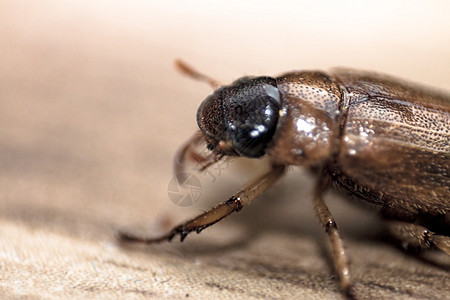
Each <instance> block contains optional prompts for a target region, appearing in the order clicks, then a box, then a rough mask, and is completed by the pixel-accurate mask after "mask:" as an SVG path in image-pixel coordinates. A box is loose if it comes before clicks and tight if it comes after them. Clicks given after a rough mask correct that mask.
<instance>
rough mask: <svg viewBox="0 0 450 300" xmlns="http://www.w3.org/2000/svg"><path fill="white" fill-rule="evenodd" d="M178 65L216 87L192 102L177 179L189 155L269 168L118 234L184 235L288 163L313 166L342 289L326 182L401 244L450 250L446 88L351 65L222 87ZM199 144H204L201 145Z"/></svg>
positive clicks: (202, 162) (318, 209)
mask: <svg viewBox="0 0 450 300" xmlns="http://www.w3.org/2000/svg"><path fill="white" fill-rule="evenodd" d="M177 66H178V68H179V69H181V70H182V71H183V72H184V73H186V74H187V75H189V76H191V77H193V78H196V79H198V80H201V81H205V82H207V83H208V84H209V85H211V86H212V87H213V88H214V92H213V93H212V94H211V95H209V96H208V97H207V98H206V99H205V100H204V101H203V102H202V103H201V105H200V107H199V109H198V112H197V123H198V126H199V128H200V130H199V131H198V132H196V133H195V134H194V135H193V136H192V138H191V139H190V140H188V142H187V143H186V144H185V145H184V146H183V147H182V148H181V149H180V151H179V153H178V155H177V157H176V164H175V173H176V176H182V174H183V170H184V169H185V167H186V165H187V163H189V162H191V163H194V164H195V165H196V166H197V167H198V169H199V170H205V169H206V168H208V167H209V166H211V165H213V164H215V163H217V162H218V161H220V160H222V159H224V158H226V157H232V156H242V157H247V158H260V157H262V156H267V157H268V159H269V161H270V164H271V167H270V169H269V170H268V171H267V172H266V173H264V174H262V175H260V176H259V177H258V178H256V179H254V180H252V181H250V182H249V183H247V184H246V185H244V186H243V187H242V189H241V190H239V191H238V192H237V193H235V194H234V195H233V196H231V197H230V198H229V199H228V200H226V201H224V202H222V203H220V204H218V205H216V206H215V207H213V208H211V209H210V210H208V211H206V212H204V213H202V214H200V215H199V216H197V217H195V218H193V219H191V220H188V221H187V222H184V223H182V224H180V225H179V226H176V227H175V228H173V229H172V230H171V231H170V232H169V233H167V234H166V235H163V236H160V237H156V238H145V237H140V236H136V235H133V234H131V233H126V232H119V237H120V239H121V240H123V241H129V242H141V243H147V244H152V243H157V242H162V241H170V240H171V239H172V238H173V237H174V236H175V235H180V239H181V241H183V240H184V238H185V237H186V236H187V235H188V234H189V233H190V232H192V231H195V232H197V233H200V232H201V231H202V230H203V229H205V228H206V227H209V226H211V225H213V224H215V223H217V222H219V221H220V220H222V219H223V218H225V217H226V216H228V215H230V214H231V213H233V212H236V211H239V210H241V209H242V208H243V207H245V206H247V205H248V204H249V203H250V202H251V201H252V200H253V199H255V198H256V197H258V196H259V195H261V194H262V193H263V192H264V191H265V190H266V189H267V188H269V187H271V186H272V185H273V184H274V183H275V182H277V181H278V180H279V179H280V177H281V176H282V175H283V174H284V173H285V170H286V168H287V167H289V166H303V167H307V168H310V169H314V170H316V171H317V172H314V174H315V176H316V183H315V187H314V189H313V195H312V200H313V203H314V210H315V213H316V215H317V217H318V219H319V221H320V223H321V224H322V226H323V229H324V231H325V232H326V234H327V235H328V238H329V241H330V244H331V249H332V256H333V261H334V267H335V270H336V272H337V274H338V275H339V279H340V286H341V289H342V291H343V292H344V293H347V294H350V292H351V286H352V280H351V272H350V263H349V257H348V255H347V251H346V248H345V245H344V242H343V239H342V236H341V234H340V231H339V230H338V226H337V224H336V221H335V219H334V217H333V215H332V213H331V212H330V210H329V209H328V207H327V205H326V203H325V201H324V199H323V194H324V192H325V191H326V190H327V189H329V188H330V187H331V186H333V187H335V188H337V189H339V190H342V191H344V192H346V193H347V194H348V195H349V196H350V197H352V198H353V199H354V200H356V201H357V202H364V203H369V204H371V207H374V208H375V209H376V210H378V211H379V214H380V216H381V218H382V219H383V220H384V221H385V224H386V226H387V228H388V229H389V232H390V234H392V235H393V236H394V237H395V238H396V239H398V240H399V241H401V242H402V243H403V245H406V246H408V247H413V248H418V249H427V248H438V249H440V250H441V251H443V252H445V253H447V254H448V255H450V213H449V212H450V146H449V140H450V95H446V94H443V93H440V92H436V91H432V90H429V89H425V88H422V87H419V86H417V85H415V84H412V83H409V82H406V81H403V80H399V79H397V78H392V77H389V76H386V75H380V74H377V73H371V72H362V71H355V70H348V69H333V70H331V71H329V72H322V71H293V72H288V73H285V74H282V75H280V76H277V77H269V76H259V77H243V78H240V79H238V80H236V81H235V82H233V83H232V84H231V85H226V86H224V85H221V84H220V83H218V82H217V81H215V80H214V79H211V78H209V77H208V76H206V75H203V74H201V73H199V72H197V71H195V70H194V69H192V68H191V67H189V66H187V65H186V64H185V63H183V62H181V61H177ZM200 146H203V147H206V148H207V149H208V150H209V151H208V152H207V153H206V154H205V152H202V153H200V152H198V148H199V147H200Z"/></svg>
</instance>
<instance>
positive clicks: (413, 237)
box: [386, 221, 450, 255]
mask: <svg viewBox="0 0 450 300" xmlns="http://www.w3.org/2000/svg"><path fill="white" fill-rule="evenodd" d="M386 225H387V227H388V229H389V231H390V233H391V234H392V235H393V236H394V238H396V239H398V240H400V241H402V242H403V246H404V247H415V248H421V249H426V248H430V247H432V246H436V247H437V248H438V249H440V250H442V251H443V252H445V253H447V254H448V255H450V237H448V236H444V235H439V234H435V233H434V232H432V231H431V230H428V229H427V228H426V227H423V226H421V225H417V224H413V223H407V222H402V221H386Z"/></svg>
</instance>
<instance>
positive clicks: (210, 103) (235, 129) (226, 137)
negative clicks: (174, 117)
mask: <svg viewBox="0 0 450 300" xmlns="http://www.w3.org/2000/svg"><path fill="white" fill-rule="evenodd" d="M280 99H281V97H280V93H279V91H278V88H277V82H276V80H275V79H274V78H271V77H256V78H249V77H244V78H241V79H238V80H237V81H235V82H234V83H233V84H231V85H230V86H225V87H221V88H219V89H217V90H216V91H214V93H212V94H211V95H210V96H208V97H207V98H206V99H205V100H204V101H203V102H202V104H201V105H200V107H199V109H198V112H197V123H198V126H199V127H200V129H201V131H202V132H203V134H204V136H205V139H206V142H207V143H208V148H210V149H211V150H214V151H215V152H216V153H220V154H223V155H241V156H245V157H260V156H262V155H264V153H265V149H266V148H267V145H268V144H269V142H270V141H271V139H272V136H273V134H274V132H275V129H276V126H277V123H278V117H279V110H280V107H281V100H280Z"/></svg>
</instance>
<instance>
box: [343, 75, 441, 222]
mask: <svg viewBox="0 0 450 300" xmlns="http://www.w3.org/2000/svg"><path fill="white" fill-rule="evenodd" d="M336 76H337V78H338V80H339V81H340V82H341V84H342V85H343V86H345V88H346V90H347V94H346V96H345V97H344V106H343V107H344V110H345V112H344V113H345V115H346V119H345V124H344V128H343V134H342V136H341V145H340V149H339V155H338V158H337V166H338V168H339V172H340V173H341V174H342V175H341V176H342V177H345V178H346V179H345V180H343V179H342V180H339V179H337V181H341V185H346V186H344V188H345V189H346V190H349V191H350V192H352V193H354V194H358V196H359V197H361V198H365V199H366V200H368V201H370V202H375V203H378V204H382V205H383V206H387V207H392V208H399V209H402V210H407V211H408V212H410V213H413V214H418V213H427V214H432V215H437V214H446V213H448V212H449V211H450V146H449V140H450V99H448V98H447V100H446V99H445V97H444V96H441V95H439V96H436V95H438V94H436V93H434V92H431V91H427V90H423V89H420V88H417V87H413V86H411V85H408V84H405V83H402V82H399V81H395V80H394V79H392V78H389V80H382V77H380V75H371V74H368V73H359V74H356V73H351V72H343V73H339V72H337V73H336ZM433 99H436V100H435V101H434V100H433ZM446 101H448V102H446ZM446 103H447V105H446ZM349 181H350V182H353V184H354V186H358V187H359V189H360V190H362V189H366V190H367V191H366V194H367V196H366V197H365V196H364V193H361V192H360V191H352V190H351V185H352V183H349ZM344 182H346V183H345V184H344ZM338 184H339V183H338ZM361 187H363V188H361Z"/></svg>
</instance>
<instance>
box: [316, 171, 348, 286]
mask: <svg viewBox="0 0 450 300" xmlns="http://www.w3.org/2000/svg"><path fill="white" fill-rule="evenodd" d="M324 176H325V175H322V177H321V178H319V180H318V182H317V184H316V187H315V190H314V199H313V200H314V209H315V211H316V214H317V217H318V218H319V220H320V222H321V223H322V226H323V229H324V231H325V232H326V233H327V234H328V238H329V239H330V244H331V251H332V255H333V261H334V268H335V270H336V272H337V273H338V275H339V278H340V281H341V288H342V291H344V292H345V293H347V294H348V293H350V287H351V283H352V282H351V278H350V260H349V258H348V256H347V253H346V249H345V245H344V241H343V239H342V237H341V235H340V233H339V230H338V227H337V224H336V221H335V220H334V218H333V215H332V214H331V212H330V211H329V209H328V207H327V205H326V204H325V201H324V200H323V196H322V194H323V192H324V190H325V189H326V184H325V180H324V179H325V177H324Z"/></svg>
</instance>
